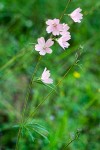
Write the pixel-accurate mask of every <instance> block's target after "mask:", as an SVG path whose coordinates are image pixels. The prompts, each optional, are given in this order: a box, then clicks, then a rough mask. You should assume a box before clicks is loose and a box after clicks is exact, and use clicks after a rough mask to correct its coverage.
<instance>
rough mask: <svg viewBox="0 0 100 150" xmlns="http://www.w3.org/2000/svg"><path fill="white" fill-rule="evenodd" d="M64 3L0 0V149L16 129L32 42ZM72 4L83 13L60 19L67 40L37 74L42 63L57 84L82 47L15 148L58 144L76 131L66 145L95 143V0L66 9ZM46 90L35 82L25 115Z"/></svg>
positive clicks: (95, 149) (8, 148)
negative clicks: (79, 18) (79, 16)
mask: <svg viewBox="0 0 100 150" xmlns="http://www.w3.org/2000/svg"><path fill="white" fill-rule="evenodd" d="M66 3H67V1H66V0H62V1H59V0H51V1H49V0H28V1H26V0H15V1H13V0H1V1H0V149H5V150H13V149H15V145H16V140H17V134H18V129H19V126H16V127H15V125H17V124H18V123H19V122H20V121H21V114H22V111H23V105H24V101H25V97H26V93H27V88H28V85H29V82H30V79H31V76H32V73H33V71H34V69H35V66H36V63H37V61H38V58H39V55H38V53H37V52H36V51H35V50H34V44H33V45H32V44H31V43H36V41H37V38H39V37H41V36H44V37H46V38H48V35H47V34H46V31H45V28H46V24H45V21H46V20H47V19H50V18H52V19H53V18H59V17H60V16H61V14H62V12H63V10H64V8H65V5H66ZM77 7H81V8H82V10H83V14H84V19H83V20H82V23H81V24H75V23H73V22H72V20H70V19H68V18H67V17H66V16H64V17H63V19H62V22H65V23H68V24H69V25H70V32H71V35H72V39H71V41H70V45H71V46H70V47H69V48H68V49H67V50H65V51H64V50H63V49H62V48H60V47H59V46H58V44H55V45H54V46H53V48H52V49H53V53H52V55H45V56H44V57H43V58H42V60H41V62H40V65H39V68H38V71H37V72H36V77H40V76H41V74H42V71H43V69H44V67H45V66H46V67H47V68H48V69H50V71H51V74H52V78H53V79H54V85H56V84H57V83H58V82H59V81H60V80H61V79H62V76H63V75H64V74H65V73H66V71H67V70H68V68H69V67H70V66H71V65H72V64H73V62H74V61H75V58H76V53H78V54H80V53H81V56H80V58H79V60H80V61H79V63H78V64H77V65H76V66H74V67H73V68H72V69H71V70H70V72H69V73H68V75H67V76H66V78H65V79H64V80H63V82H62V83H61V84H59V85H58V86H57V87H56V92H53V93H52V94H51V95H50V96H49V97H48V99H47V100H46V101H45V103H43V104H42V105H41V107H39V108H38V110H37V111H36V113H35V115H34V116H33V117H32V118H30V122H28V123H29V124H31V123H32V128H30V130H27V125H26V126H25V127H23V130H22V135H21V138H20V141H19V150H31V149H34V150H40V149H41V150H63V149H64V147H65V146H66V145H67V144H68V143H69V142H70V141H71V140H73V139H74V137H75V136H76V132H77V131H79V133H80V136H79V137H78V139H76V140H74V141H73V142H72V143H71V144H70V145H69V146H68V147H67V148H66V149H68V150H99V149H100V142H99V141H100V101H99V99H100V84H99V82H100V67H99V66H100V58H99V57H100V42H99V41H100V30H99V28H100V20H99V18H100V11H99V9H100V2H99V0H96V1H95V0H92V1H87V0H84V1H81V0H72V2H71V3H70V5H69V7H68V9H67V11H66V13H70V12H72V11H73V10H74V9H75V8H77ZM75 72H77V73H79V78H77V76H75ZM51 90H52V89H51V88H50V87H46V86H44V85H42V84H38V83H35V82H34V85H33V87H32V89H31V93H30V97H29V101H28V105H27V111H26V113H25V117H27V116H28V114H29V113H31V112H33V111H34V108H35V107H36V106H37V105H38V104H39V103H41V101H42V100H43V99H44V97H45V96H46V95H47V94H48V93H49V92H50V91H51ZM32 120H33V122H32ZM35 123H37V124H39V126H38V125H37V124H35ZM40 125H41V126H40ZM36 131H37V132H36ZM47 131H48V132H47ZM38 132H39V134H38ZM47 138H48V139H47ZM33 140H34V141H33Z"/></svg>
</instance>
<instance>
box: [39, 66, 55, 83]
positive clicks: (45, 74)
mask: <svg viewBox="0 0 100 150" xmlns="http://www.w3.org/2000/svg"><path fill="white" fill-rule="evenodd" d="M41 80H42V82H44V83H47V84H51V83H53V79H51V78H50V71H49V70H47V68H45V69H44V71H43V73H42V76H41Z"/></svg>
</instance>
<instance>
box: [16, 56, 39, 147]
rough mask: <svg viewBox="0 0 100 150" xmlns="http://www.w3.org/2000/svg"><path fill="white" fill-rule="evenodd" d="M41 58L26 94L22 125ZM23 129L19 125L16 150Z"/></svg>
mask: <svg viewBox="0 0 100 150" xmlns="http://www.w3.org/2000/svg"><path fill="white" fill-rule="evenodd" d="M40 60H41V56H40V57H39V60H38V62H37V64H36V67H35V69H34V72H33V75H32V78H31V81H30V84H29V87H28V91H27V95H26V99H25V103H24V109H23V113H22V119H21V125H22V124H23V122H24V116H25V110H26V106H27V103H28V100H29V95H30V91H31V89H32V85H33V79H34V76H35V73H36V71H37V69H38V66H39V63H40ZM21 129H22V127H19V131H18V136H17V142H16V148H15V150H18V144H19V139H20V135H21Z"/></svg>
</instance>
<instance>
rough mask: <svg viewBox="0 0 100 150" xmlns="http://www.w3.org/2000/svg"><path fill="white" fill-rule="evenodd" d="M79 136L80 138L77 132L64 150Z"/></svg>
mask: <svg viewBox="0 0 100 150" xmlns="http://www.w3.org/2000/svg"><path fill="white" fill-rule="evenodd" d="M79 136H80V133H79V132H78V131H77V132H76V135H75V138H74V139H72V140H71V141H70V142H69V143H68V144H67V145H66V146H65V147H64V150H65V149H66V148H67V147H68V146H69V145H70V144H71V143H72V142H74V141H75V140H77V139H78V138H79Z"/></svg>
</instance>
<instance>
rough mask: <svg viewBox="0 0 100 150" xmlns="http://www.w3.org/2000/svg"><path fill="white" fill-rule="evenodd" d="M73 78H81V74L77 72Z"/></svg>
mask: <svg viewBox="0 0 100 150" xmlns="http://www.w3.org/2000/svg"><path fill="white" fill-rule="evenodd" d="M73 76H74V77H75V78H80V76H81V75H80V73H78V72H77V71H75V72H74V73H73Z"/></svg>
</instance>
